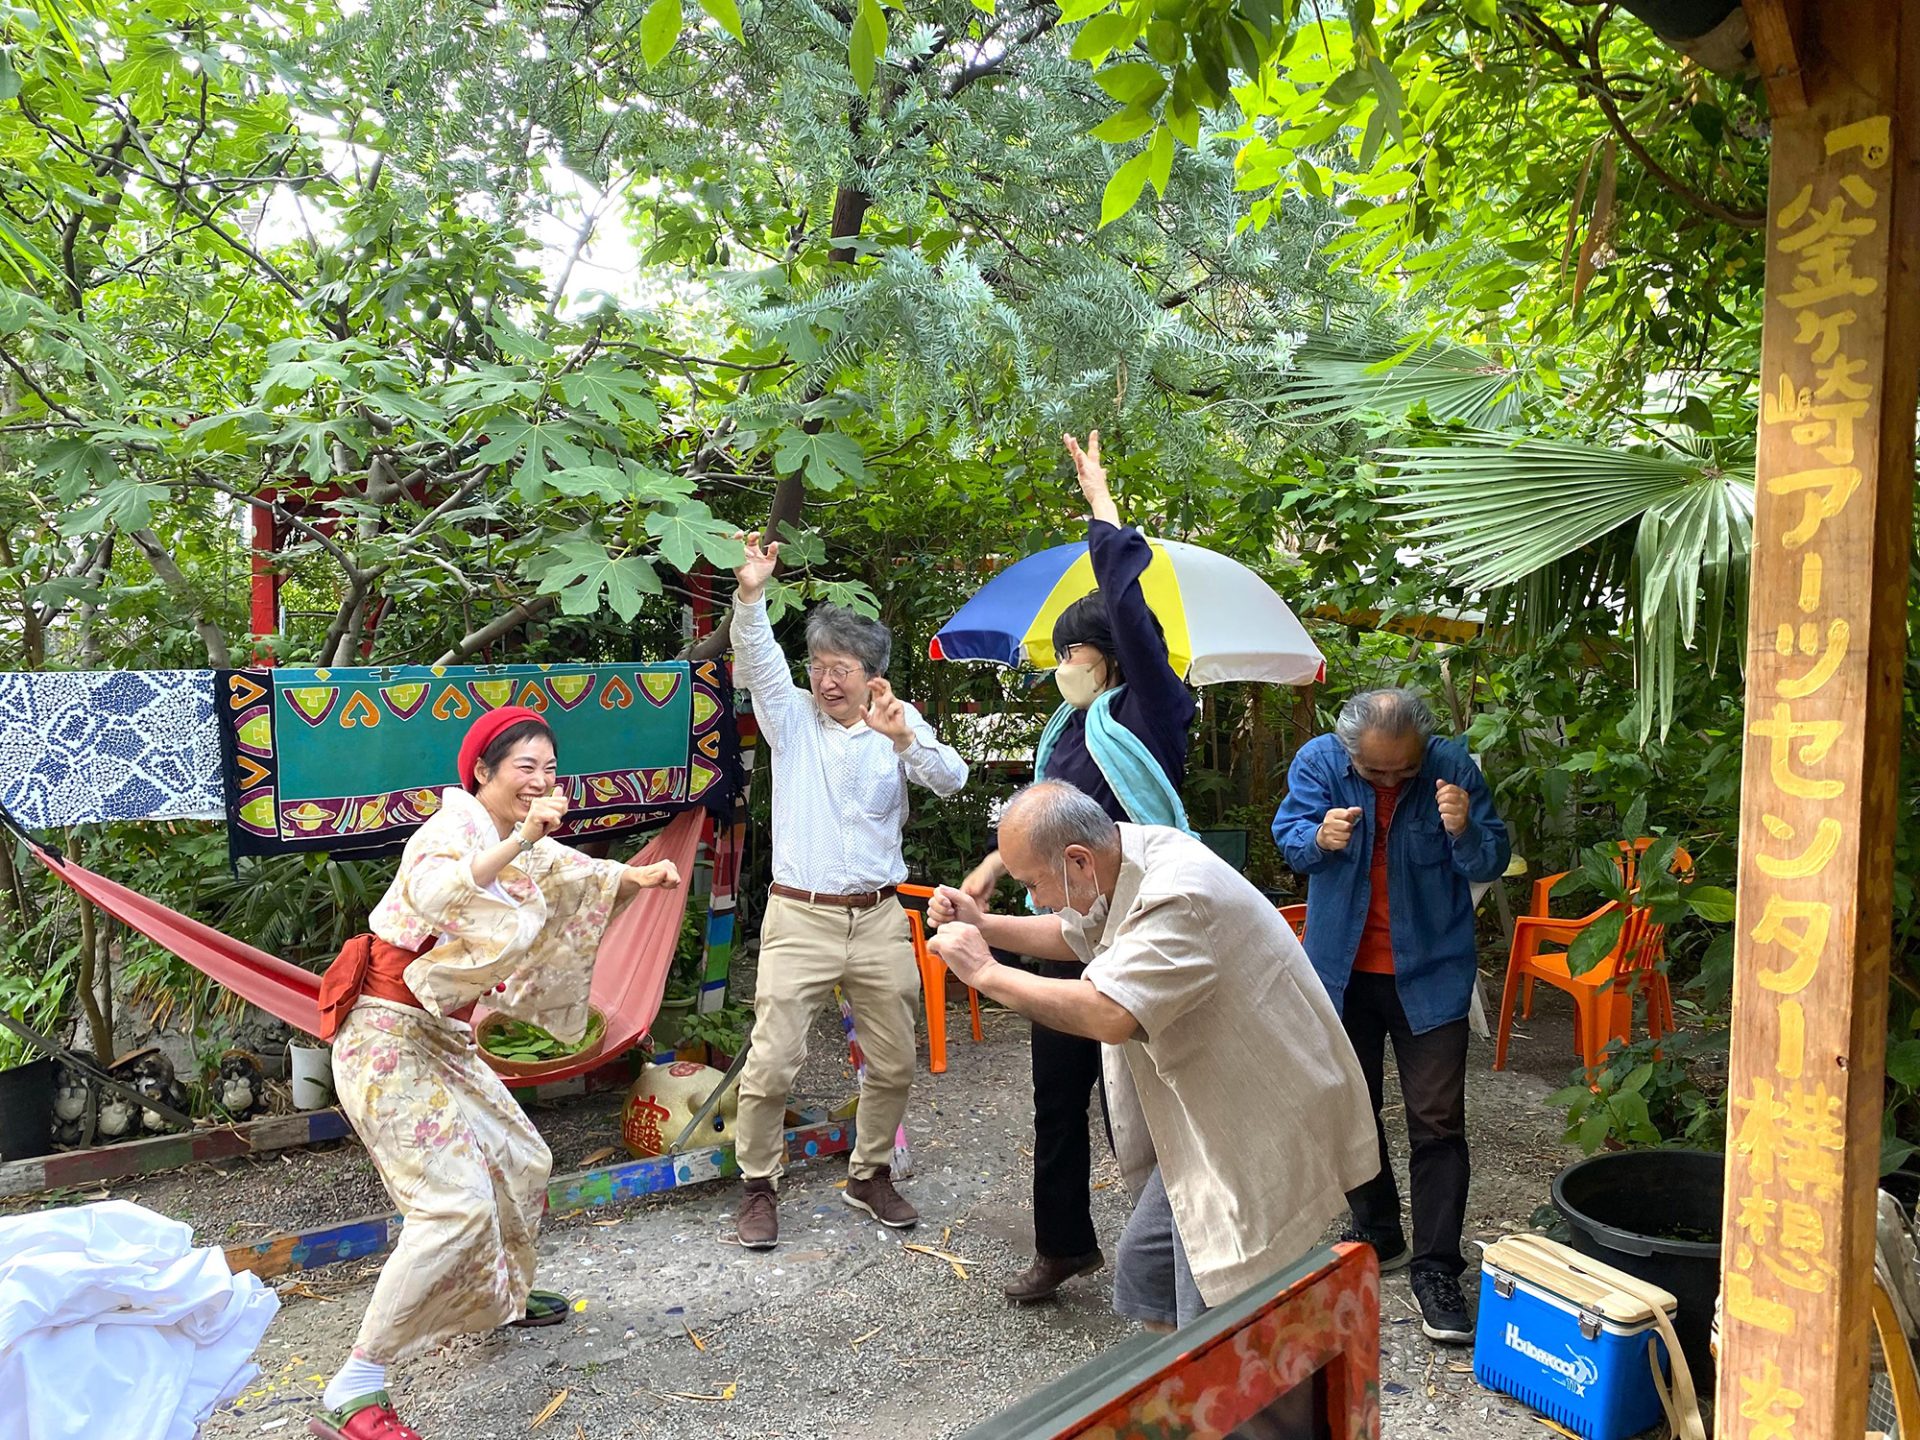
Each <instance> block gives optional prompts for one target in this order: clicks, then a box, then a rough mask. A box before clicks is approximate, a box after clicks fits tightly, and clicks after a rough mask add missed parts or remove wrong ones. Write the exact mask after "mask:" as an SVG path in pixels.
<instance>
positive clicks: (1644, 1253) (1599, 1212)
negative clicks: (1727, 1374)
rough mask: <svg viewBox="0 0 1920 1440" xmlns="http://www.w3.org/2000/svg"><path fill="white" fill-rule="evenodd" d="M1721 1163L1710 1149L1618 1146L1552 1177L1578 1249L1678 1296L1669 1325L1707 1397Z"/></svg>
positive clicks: (1717, 1289)
mask: <svg viewBox="0 0 1920 1440" xmlns="http://www.w3.org/2000/svg"><path fill="white" fill-rule="evenodd" d="M1725 1165H1726V1157H1725V1156H1722V1155H1718V1154H1715V1153H1714V1152H1712V1151H1710V1150H1621V1151H1617V1152H1614V1153H1611V1154H1605V1155H1595V1156H1594V1157H1593V1158H1592V1159H1590V1160H1582V1161H1581V1162H1580V1163H1579V1164H1577V1165H1569V1166H1568V1167H1567V1168H1566V1169H1564V1170H1562V1171H1561V1172H1560V1173H1559V1174H1558V1175H1556V1176H1555V1177H1554V1180H1553V1203H1554V1205H1555V1207H1556V1208H1557V1209H1558V1210H1559V1211H1560V1213H1561V1214H1562V1215H1564V1216H1566V1217H1567V1224H1568V1225H1569V1226H1570V1227H1571V1228H1572V1231H1573V1237H1572V1238H1573V1248H1574V1249H1576V1250H1578V1251H1579V1252H1580V1253H1581V1254H1582V1255H1589V1256H1591V1257H1593V1258H1594V1259H1595V1260H1601V1261H1604V1262H1605V1263H1607V1264H1608V1265H1611V1266H1613V1267H1614V1268H1615V1269H1618V1270H1624V1271H1626V1272H1627V1273H1628V1274H1629V1275H1634V1276H1637V1277H1639V1278H1640V1279H1642V1280H1646V1281H1649V1282H1650V1283H1652V1284H1655V1285H1658V1286H1659V1287H1660V1288H1661V1289H1662V1290H1665V1291H1667V1292H1669V1293H1670V1294H1671V1295H1672V1296H1673V1298H1674V1299H1676V1300H1678V1301H1679V1302H1680V1306H1679V1309H1678V1310H1677V1311H1676V1313H1675V1315H1674V1320H1673V1328H1674V1329H1675V1331H1677V1332H1678V1334H1679V1336H1680V1348H1681V1349H1682V1350H1683V1351H1685V1352H1686V1356H1687V1364H1688V1366H1689V1367H1690V1368H1691V1369H1692V1371H1693V1378H1694V1383H1695V1385H1696V1386H1697V1387H1698V1388H1699V1390H1700V1393H1701V1394H1703V1395H1711V1394H1712V1393H1713V1356H1712V1353H1711V1352H1710V1351H1709V1350H1708V1348H1707V1343H1708V1335H1709V1332H1710V1331H1711V1329H1712V1327H1713V1302H1714V1298H1715V1297H1716V1296H1717V1295H1718V1294H1719V1293H1720V1209H1721V1200H1722V1197H1723V1195H1724V1193H1725V1168H1724V1167H1725Z"/></svg>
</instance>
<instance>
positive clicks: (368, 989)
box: [320, 935, 473, 1040]
mask: <svg viewBox="0 0 1920 1440" xmlns="http://www.w3.org/2000/svg"><path fill="white" fill-rule="evenodd" d="M432 948H433V942H432V941H428V942H427V943H426V944H425V945H422V946H421V947H420V948H419V949H418V950H402V949H401V948H400V947H399V946H398V945H389V944H388V943H387V942H386V941H384V940H382V939H381V938H380V937H379V936H377V935H356V936H354V937H353V938H352V939H351V940H349V941H347V943H346V944H345V945H344V946H342V947H341V950H340V953H339V954H338V955H336V956H335V957H334V961H333V963H332V964H331V965H329V966H328V967H327V973H326V974H324V975H322V976H321V977H320V1038H321V1039H322V1040H331V1039H333V1037H334V1036H335V1035H336V1034H338V1033H339V1031H340V1025H341V1022H342V1021H344V1020H345V1019H346V1018H347V1013H348V1012H349V1011H350V1010H352V1009H353V1007H354V1005H355V1004H356V1003H358V1001H359V1000H360V997H361V996H363V995H371V996H373V997H374V998H375V999H376V1000H391V1001H392V1002H393V1003H394V1004H396V1005H410V1006H412V1007H413V1008H414V1009H416V1010H423V1009H425V1008H426V1007H425V1006H423V1005H422V1004H421V1003H420V999H419V997H418V996H416V995H415V994H414V993H413V991H412V990H410V989H409V988H408V987H407V976H406V971H407V966H409V965H411V964H412V963H413V962H414V961H415V960H418V959H419V958H420V957H421V956H422V955H424V954H426V953H427V951H429V950H431V949H432ZM472 1013H473V1007H472V1006H471V1005H469V1006H467V1007H466V1008H465V1009H464V1010H461V1011H457V1012H456V1013H455V1014H454V1015H452V1016H451V1017H450V1018H452V1019H455V1020H464V1019H466V1017H467V1016H468V1015H471V1014H472Z"/></svg>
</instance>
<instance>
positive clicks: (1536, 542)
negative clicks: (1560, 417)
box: [1380, 430, 1753, 733]
mask: <svg viewBox="0 0 1920 1440" xmlns="http://www.w3.org/2000/svg"><path fill="white" fill-rule="evenodd" d="M1380 453H1381V455H1382V458H1383V459H1385V460H1387V461H1388V462H1389V463H1390V464H1391V465H1392V466H1393V467H1394V468H1393V469H1392V471H1391V473H1389V474H1387V475H1386V476H1384V477H1383V478H1382V480H1381V482H1380V483H1381V485H1382V486H1383V487H1384V488H1385V489H1386V490H1387V491H1388V493H1387V495H1386V496H1385V499H1386V502H1387V503H1388V504H1389V505H1392V506H1394V507H1395V508H1396V509H1397V511H1398V513H1399V515H1400V517H1401V518H1402V519H1403V520H1405V521H1406V522H1408V523H1410V524H1412V525H1414V526H1416V527H1417V528H1416V529H1415V530H1414V532H1413V534H1412V537H1411V539H1412V541H1413V543H1415V544H1417V545H1420V546H1422V547H1423V548H1425V549H1426V550H1428V551H1430V552H1431V553H1433V554H1435V555H1437V556H1438V557H1439V559H1440V562H1441V564H1442V565H1443V566H1444V567H1445V568H1446V569H1447V570H1448V571H1449V572H1450V573H1451V574H1452V575H1453V577H1454V578H1455V579H1456V580H1457V581H1458V582H1459V583H1461V584H1463V585H1465V586H1467V587H1469V588H1471V589H1476V590H1503V591H1506V592H1508V593H1506V594H1505V595H1503V596H1502V597H1501V600H1502V603H1503V608H1505V609H1506V610H1507V611H1508V613H1511V614H1515V615H1516V616H1517V617H1518V616H1526V617H1527V618H1528V619H1530V620H1531V621H1532V622H1533V623H1534V624H1535V625H1539V624H1541V623H1542V622H1544V621H1546V620H1548V619H1551V618H1564V617H1565V616H1566V615H1568V614H1570V613H1573V612H1574V611H1575V610H1576V609H1580V608H1585V607H1589V606H1592V605H1594V604H1596V603H1598V604H1602V605H1605V606H1607V608H1609V609H1612V610H1614V611H1615V612H1616V613H1617V614H1618V615H1619V616H1620V618H1621V619H1622V620H1623V621H1625V622H1630V623H1631V624H1632V627H1633V633H1634V653H1635V657H1636V662H1637V664H1638V667H1639V671H1640V676H1641V723H1642V730H1643V733H1644V732H1648V731H1650V729H1651V727H1652V725H1653V724H1654V722H1655V721H1656V719H1657V721H1658V723H1659V726H1660V729H1661V731H1662V733H1664V732H1665V730H1666V728H1667V726H1668V725H1669V724H1670V723H1671V720H1672V716H1673V700H1674V677H1675V675H1676V674H1677V672H1678V667H1679V656H1680V654H1681V653H1682V652H1683V651H1688V650H1693V649H1695V648H1696V647H1695V640H1696V637H1699V638H1700V642H1701V643H1700V647H1699V648H1700V650H1701V652H1702V654H1703V658H1704V659H1705V661H1706V664H1707V668H1708V669H1709V670H1711V669H1712V668H1713V667H1714V665H1715V664H1716V663H1717V661H1718V658H1719V653H1720V649H1721V646H1722V643H1723V641H1724V639H1725V635H1726V627H1727V624H1728V621H1729V619H1730V618H1731V619H1732V620H1734V621H1735V623H1736V625H1737V624H1738V621H1739V618H1740V615H1741V613H1742V605H1741V601H1742V599H1743V597H1744V593H1745V588H1746V586H1745V577H1746V571H1747V561H1748V556H1749V554H1750V550H1751V544H1752V533H1753V474H1752V471H1751V470H1750V469H1737V468H1736V469H1728V468H1723V466H1722V465H1721V464H1720V463H1717V462H1716V460H1715V457H1714V456H1713V455H1712V454H1711V452H1710V451H1709V450H1707V449H1706V448H1705V447H1696V446H1686V447H1683V446H1680V445H1668V446H1666V447H1665V448H1664V449H1663V450H1661V451H1657V452H1656V451H1645V450H1628V449H1618V448H1610V447H1607V446H1602V445H1586V444H1580V443H1577V442H1574V441H1566V440H1546V439H1536V438H1533V437H1530V436H1517V435H1511V434H1506V433H1502V432H1499V431H1487V430H1475V431H1465V432H1461V433H1458V434H1453V435H1449V436H1448V437H1447V443H1446V444H1442V445H1433V446H1427V447H1422V448H1419V449H1399V450H1386V451H1382V452H1380ZM1743 458H1744V457H1743ZM1630 526H1631V527H1632V532H1631V543H1630V544H1629V543H1626V542H1627V539H1628V527H1630ZM1703 596H1704V608H1703V605H1702V597H1703Z"/></svg>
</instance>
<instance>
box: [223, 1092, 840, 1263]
mask: <svg viewBox="0 0 1920 1440" xmlns="http://www.w3.org/2000/svg"><path fill="white" fill-rule="evenodd" d="M853 1134H854V1127H853V1122H852V1121H850V1120H848V1121H826V1122H822V1123H810V1124H805V1125H802V1126H800V1127H799V1128H797V1129H793V1130H789V1131H787V1136H786V1139H787V1154H788V1156H789V1157H791V1159H792V1160H793V1161H794V1162H801V1161H806V1160H817V1159H820V1158H822V1157H824V1156H827V1155H841V1154H845V1153H846V1152H847V1151H848V1150H851V1149H852V1148H853ZM739 1173H740V1162H739V1160H738V1159H737V1158H736V1157H735V1155H734V1151H733V1146H731V1145H716V1146H714V1147H712V1148H711V1149H706V1150H688V1151H685V1152H683V1153H681V1154H678V1155H659V1156H654V1157H652V1158H650V1159H646V1160H631V1161H628V1162H627V1163H626V1164H624V1165H611V1166H608V1167H606V1168H604V1169H599V1170H580V1171H576V1172H574V1173H573V1174H571V1175H556V1176H555V1177H554V1178H553V1179H552V1180H551V1181H549V1182H548V1185H547V1206H548V1209H549V1211H550V1212H551V1213H553V1214H556V1215H569V1214H574V1213H576V1212H578V1211H581V1210H595V1209H599V1208H600V1207H602V1206H606V1205H613V1204H616V1203H618V1202H620V1201H622V1200H633V1199H637V1198H638V1197H640V1196H642V1195H658V1194H660V1193H661V1192H663V1191H667V1190H678V1189H681V1188H683V1187H685V1186H688V1185H701V1184H704V1183H706V1182H707V1181H709V1180H724V1179H727V1178H730V1177H732V1176H735V1175H738V1174H739ZM399 1235H400V1217H399V1216H398V1215H369V1216H365V1217H363V1218H361V1219H358V1220H348V1221H345V1222H343V1223H340V1224H335V1225H321V1226H317V1227H316V1228H314V1229H312V1230H301V1231H297V1232H295V1233H293V1234H290V1235H275V1236H272V1237H270V1238H268V1239H266V1240H262V1241H260V1242H258V1243H257V1244H252V1245H229V1246H228V1247H226V1257H227V1266H228V1268H229V1269H231V1270H234V1271H240V1270H250V1271H252V1272H253V1273H254V1274H255V1275H258V1276H259V1277H260V1278H261V1279H262V1280H271V1279H273V1278H275V1277H276V1276H280V1275H289V1274H292V1273H294V1272H296V1271H301V1270H317V1269H319V1268H320V1267H321V1266H323V1265H336V1264H339V1263H340V1262H341V1261H343V1260H364V1259H366V1258H367V1257H368V1256H371V1255H379V1254H382V1253H384V1252H385V1251H386V1250H388V1249H389V1248H391V1247H392V1245H393V1243H394V1241H395V1240H397V1239H398V1238H399Z"/></svg>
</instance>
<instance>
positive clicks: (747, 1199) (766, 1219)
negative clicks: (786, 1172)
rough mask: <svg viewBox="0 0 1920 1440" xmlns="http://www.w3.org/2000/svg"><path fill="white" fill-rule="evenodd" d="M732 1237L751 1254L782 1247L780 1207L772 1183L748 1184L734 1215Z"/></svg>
mask: <svg viewBox="0 0 1920 1440" xmlns="http://www.w3.org/2000/svg"><path fill="white" fill-rule="evenodd" d="M733 1233H734V1234H735V1235H736V1236H738V1237H739V1240H740V1243H741V1244H742V1245H744V1246H745V1247H746V1248H747V1249H749V1250H771V1249H772V1248H773V1247H774V1246H775V1245H777V1244H779V1243H780V1207H779V1202H778V1201H777V1200H776V1199H775V1198H774V1193H773V1182H772V1181H771V1180H749V1181H747V1193H746V1194H745V1195H743V1196H741V1197H740V1208H739V1209H738V1210H736V1211H735V1212H734V1214H733Z"/></svg>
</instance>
